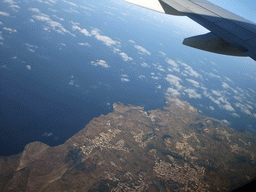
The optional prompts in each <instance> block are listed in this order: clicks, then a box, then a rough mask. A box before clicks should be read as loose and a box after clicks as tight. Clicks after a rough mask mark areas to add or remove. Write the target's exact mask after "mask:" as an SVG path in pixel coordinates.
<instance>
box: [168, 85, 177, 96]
mask: <svg viewBox="0 0 256 192" xmlns="http://www.w3.org/2000/svg"><path fill="white" fill-rule="evenodd" d="M166 92H167V93H168V94H170V96H172V97H178V96H179V95H180V93H179V92H178V91H177V90H176V89H173V88H171V87H169V88H168V89H167V91H166Z"/></svg>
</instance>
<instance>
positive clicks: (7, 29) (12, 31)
mask: <svg viewBox="0 0 256 192" xmlns="http://www.w3.org/2000/svg"><path fill="white" fill-rule="evenodd" d="M3 30H5V31H8V32H9V33H16V32H17V30H16V29H12V28H8V27H3Z"/></svg>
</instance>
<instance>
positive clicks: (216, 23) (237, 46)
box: [126, 0, 256, 60]
mask: <svg viewBox="0 0 256 192" xmlns="http://www.w3.org/2000/svg"><path fill="white" fill-rule="evenodd" d="M126 1H127V2H129V3H133V4H135V5H139V6H141V7H145V8H148V9H151V10H154V11H158V12H160V13H165V14H170V15H178V16H182V15H185V16H187V17H189V18H190V19H192V20H194V21H195V22H197V23H199V24H200V25H202V26H203V27H205V28H207V29H208V30H209V31H211V33H207V34H205V35H199V36H195V37H189V38H186V39H185V40H184V41H183V44H185V45H187V46H190V47H194V48H198V49H201V50H205V51H209V52H213V53H219V54H225V55H234V56H250V57H251V58H253V59H254V60H256V24H255V23H252V22H251V21H249V20H246V19H244V18H242V17H240V16H238V15H236V14H234V13H231V12H229V11H227V10H225V9H223V8H221V7H218V6H216V5H214V4H212V3H211V2H209V1H206V0H126Z"/></svg>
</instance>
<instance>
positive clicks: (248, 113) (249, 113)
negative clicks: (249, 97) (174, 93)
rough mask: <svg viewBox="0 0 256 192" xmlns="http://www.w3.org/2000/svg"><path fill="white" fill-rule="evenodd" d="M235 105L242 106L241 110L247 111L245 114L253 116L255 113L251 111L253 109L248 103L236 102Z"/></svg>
mask: <svg viewBox="0 0 256 192" xmlns="http://www.w3.org/2000/svg"><path fill="white" fill-rule="evenodd" d="M235 106H236V107H238V108H240V110H241V111H242V112H243V113H245V114H247V115H251V116H253V114H252V113H251V111H250V110H249V109H248V107H247V106H246V105H244V104H242V103H235Z"/></svg>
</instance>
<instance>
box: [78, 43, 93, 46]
mask: <svg viewBox="0 0 256 192" xmlns="http://www.w3.org/2000/svg"><path fill="white" fill-rule="evenodd" d="M77 44H78V45H82V46H88V47H90V46H91V45H90V44H89V43H77Z"/></svg>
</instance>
